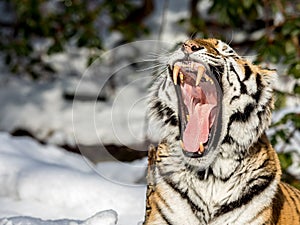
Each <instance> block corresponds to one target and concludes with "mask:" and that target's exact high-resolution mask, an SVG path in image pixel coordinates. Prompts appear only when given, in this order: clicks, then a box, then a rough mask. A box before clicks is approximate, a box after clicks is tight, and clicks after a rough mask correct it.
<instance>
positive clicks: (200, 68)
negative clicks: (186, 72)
mask: <svg viewBox="0 0 300 225" xmlns="http://www.w3.org/2000/svg"><path fill="white" fill-rule="evenodd" d="M204 72H205V67H204V66H202V65H200V66H199V67H198V70H197V77H196V86H197V85H198V84H200V81H201V78H202V76H203V74H204Z"/></svg>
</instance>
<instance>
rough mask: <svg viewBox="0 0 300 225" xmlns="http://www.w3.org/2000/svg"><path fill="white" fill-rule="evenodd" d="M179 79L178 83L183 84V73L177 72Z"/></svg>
mask: <svg viewBox="0 0 300 225" xmlns="http://www.w3.org/2000/svg"><path fill="white" fill-rule="evenodd" d="M179 78H180V83H183V78H184V76H183V73H182V72H181V71H180V72H179Z"/></svg>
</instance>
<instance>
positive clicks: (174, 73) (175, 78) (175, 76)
mask: <svg viewBox="0 0 300 225" xmlns="http://www.w3.org/2000/svg"><path fill="white" fill-rule="evenodd" d="M179 70H180V66H178V65H175V66H174V68H173V82H174V84H175V85H177V77H178V73H179Z"/></svg>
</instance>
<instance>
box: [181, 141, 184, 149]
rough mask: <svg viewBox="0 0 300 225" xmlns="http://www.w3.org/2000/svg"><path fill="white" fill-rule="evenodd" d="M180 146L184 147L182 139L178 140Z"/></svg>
mask: <svg viewBox="0 0 300 225" xmlns="http://www.w3.org/2000/svg"><path fill="white" fill-rule="evenodd" d="M180 147H181V148H182V149H184V144H183V141H182V140H180Z"/></svg>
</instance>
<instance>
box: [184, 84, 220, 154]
mask: <svg viewBox="0 0 300 225" xmlns="http://www.w3.org/2000/svg"><path fill="white" fill-rule="evenodd" d="M182 91H183V96H184V102H185V105H186V106H187V108H188V111H189V121H188V123H187V126H186V128H185V130H184V132H183V145H184V150H185V151H188V152H197V151H198V150H199V144H200V142H202V143H203V144H204V143H206V142H207V141H208V136H209V129H210V126H211V125H212V123H213V120H214V118H212V117H211V116H210V113H211V111H212V109H213V108H214V107H215V105H214V104H209V103H208V102H207V99H206V96H205V95H204V93H203V91H202V90H201V89H200V88H198V87H197V88H196V89H195V88H192V87H191V86H190V85H184V87H183V90H182ZM195 98H201V101H202V102H201V103H199V102H198V103H195ZM203 101H204V102H203ZM211 120H212V121H211Z"/></svg>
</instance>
